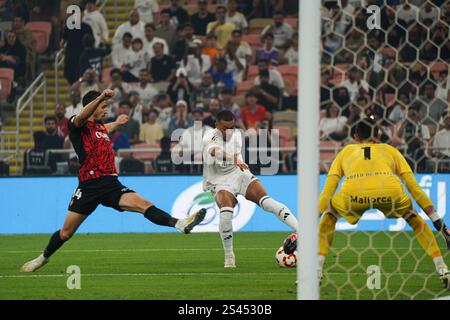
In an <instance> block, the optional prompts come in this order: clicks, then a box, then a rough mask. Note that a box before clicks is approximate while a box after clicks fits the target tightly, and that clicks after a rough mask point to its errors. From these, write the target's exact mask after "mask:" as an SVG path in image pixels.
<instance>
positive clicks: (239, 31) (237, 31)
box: [231, 29, 242, 36]
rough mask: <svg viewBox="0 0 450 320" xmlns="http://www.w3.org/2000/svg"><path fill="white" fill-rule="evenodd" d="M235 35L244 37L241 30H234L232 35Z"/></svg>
mask: <svg viewBox="0 0 450 320" xmlns="http://www.w3.org/2000/svg"><path fill="white" fill-rule="evenodd" d="M233 33H239V35H241V36H242V30H240V29H234V30H233V32H232V33H231V34H233Z"/></svg>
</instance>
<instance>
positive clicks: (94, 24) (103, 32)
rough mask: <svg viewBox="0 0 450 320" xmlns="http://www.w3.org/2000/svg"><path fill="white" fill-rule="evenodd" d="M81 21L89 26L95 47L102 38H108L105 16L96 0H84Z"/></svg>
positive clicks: (98, 45)
mask: <svg viewBox="0 0 450 320" xmlns="http://www.w3.org/2000/svg"><path fill="white" fill-rule="evenodd" d="M85 5H86V6H85V10H84V15H83V22H84V23H87V24H88V25H90V26H91V29H92V33H93V35H94V38H95V48H98V47H100V44H101V43H102V39H109V30H108V25H107V24H106V20H105V17H104V16H103V14H102V13H101V12H100V11H99V10H98V8H97V0H86V3H85Z"/></svg>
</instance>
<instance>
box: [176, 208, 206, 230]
mask: <svg viewBox="0 0 450 320" xmlns="http://www.w3.org/2000/svg"><path fill="white" fill-rule="evenodd" d="M205 216H206V209H204V208H203V209H200V210H199V211H197V212H196V213H194V214H191V215H190V216H189V217H186V218H184V219H180V220H178V222H177V224H176V225H175V227H176V228H177V229H178V231H180V232H181V233H184V234H188V233H190V232H191V231H192V229H193V228H194V227H195V226H196V225H198V224H199V223H200V222H202V221H203V219H205Z"/></svg>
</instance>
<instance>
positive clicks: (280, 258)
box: [275, 246, 297, 268]
mask: <svg viewBox="0 0 450 320" xmlns="http://www.w3.org/2000/svg"><path fill="white" fill-rule="evenodd" d="M275 261H276V262H277V264H278V265H279V266H280V267H283V268H292V267H295V265H296V264H297V251H294V253H291V254H286V253H285V252H284V250H283V247H282V246H281V247H280V248H279V249H278V250H277V252H276V253H275Z"/></svg>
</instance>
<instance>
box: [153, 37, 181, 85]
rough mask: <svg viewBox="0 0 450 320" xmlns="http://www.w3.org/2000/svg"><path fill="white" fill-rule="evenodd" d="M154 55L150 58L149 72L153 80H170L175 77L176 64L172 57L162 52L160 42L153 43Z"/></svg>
mask: <svg viewBox="0 0 450 320" xmlns="http://www.w3.org/2000/svg"><path fill="white" fill-rule="evenodd" d="M153 50H154V51H155V56H154V57H153V58H152V59H151V60H150V74H151V80H152V81H153V82H161V81H163V82H170V81H171V80H172V79H173V78H174V77H175V72H176V65H175V61H174V60H173V58H172V57H171V56H169V55H167V54H164V48H163V46H162V45H161V43H155V44H154V45H153Z"/></svg>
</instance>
